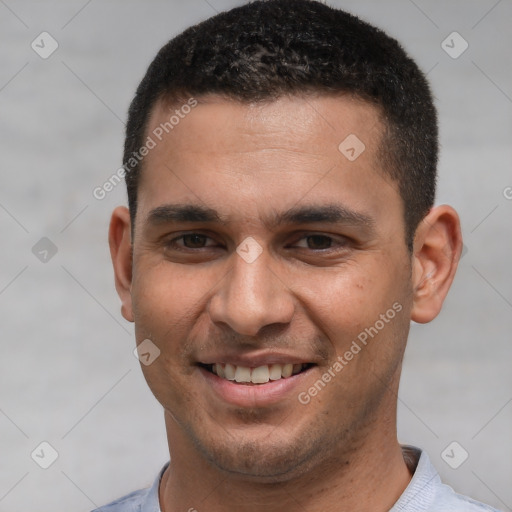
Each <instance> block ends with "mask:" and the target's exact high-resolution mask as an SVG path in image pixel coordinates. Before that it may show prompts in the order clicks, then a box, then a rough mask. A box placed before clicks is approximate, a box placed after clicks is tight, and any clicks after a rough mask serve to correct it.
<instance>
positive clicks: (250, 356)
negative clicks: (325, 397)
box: [198, 351, 317, 368]
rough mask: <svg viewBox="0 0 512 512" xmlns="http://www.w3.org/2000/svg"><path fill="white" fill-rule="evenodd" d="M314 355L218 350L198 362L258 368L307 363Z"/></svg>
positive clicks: (313, 360)
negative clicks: (235, 352)
mask: <svg viewBox="0 0 512 512" xmlns="http://www.w3.org/2000/svg"><path fill="white" fill-rule="evenodd" d="M316 362H317V361H316V358H314V357H307V356H306V357H304V356H298V355H297V354H286V353H284V352H269V351H265V352H251V353H246V354H234V353H231V354H230V353H227V352H224V353H222V352H219V353H216V354H211V355H207V356H202V357H201V358H200V360H199V361H198V364H202V365H211V364H215V363H220V364H232V365H234V366H246V367H249V368H258V366H265V365H272V364H283V365H284V364H289V363H291V364H308V363H316Z"/></svg>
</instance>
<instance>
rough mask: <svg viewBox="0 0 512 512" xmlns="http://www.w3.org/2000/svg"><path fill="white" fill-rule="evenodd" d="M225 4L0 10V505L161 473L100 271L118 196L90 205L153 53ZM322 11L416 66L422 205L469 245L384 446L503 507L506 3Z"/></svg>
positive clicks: (421, 344)
mask: <svg viewBox="0 0 512 512" xmlns="http://www.w3.org/2000/svg"><path fill="white" fill-rule="evenodd" d="M241 3H243V2H236V1H228V0H208V1H206V0H191V1H188V2H178V1H165V2H163V1H161V2H160V1H151V2H134V1H126V0H123V1H121V0H110V1H99V0H92V1H89V2H86V1H84V0H73V1H67V2H48V1H38V2H35V1H33V2H29V1H22V0H21V1H15V0H0V62H1V66H0V134H1V135H0V136H1V139H0V140H1V153H0V169H1V187H0V233H1V236H2V238H1V239H2V251H1V252H0V268H1V270H0V315H1V322H0V339H1V347H2V351H1V357H0V376H1V377H0V378H1V381H0V382H1V385H0V434H1V435H0V453H1V455H0V511H9V512H17V511H27V510H31V511H33V512H38V511H48V510H76V511H86V510H89V509H91V508H94V506H95V505H99V504H103V503H105V502H107V501H109V500H111V499H113V498H115V497H117V496H119V495H121V494H123V493H126V492H128V491H131V490H134V489H136V488H140V487H142V486H145V485H147V484H149V483H150V482H151V481H152V479H153V478H154V476H155V475H156V473H157V471H158V470H159V468H160V466H161V465H162V464H163V463H164V462H165V461H166V460H167V446H166V440H165V432H164V426H163V418H162V411H161V408H160V406H159V405H158V404H157V402H156V401H155V399H154V398H153V397H152V395H151V394H150V392H149V391H148V390H147V388H146V384H145V382H144V379H143V377H142V375H141V372H140V369H139V366H138V365H139V363H138V361H137V360H136V359H135V357H134V356H133V354H132V350H133V347H134V340H133V328H132V325H130V324H128V323H127V322H125V321H124V320H123V319H122V317H121V315H120V304H119V300H118V297H117V295H116V293H115V290H114V285H113V278H112V271H111V265H110V261H109V253H108V247H107V238H106V235H107V227H108V221H109V214H110V212H111V210H112V209H113V207H114V206H115V205H117V204H121V203H124V202H125V191H124V187H123V185H119V186H118V187H116V189H115V190H114V191H112V192H111V193H110V194H108V195H107V197H106V198H105V199H104V200H102V201H99V200H97V199H95V198H94V197H93V195H92V191H93V189H94V188H95V187H96V186H99V185H101V184H102V183H103V182H104V181H105V180H106V179H108V178H109V176H111V175H112V174H113V173H114V172H115V171H116V169H117V168H118V167H119V166H120V162H121V147H122V142H123V130H124V126H123V121H124V119H125V114H126V110H127V107H128V104H129V101H130V99H131V97H132V95H133V93H134V90H135V87H136V86H137V84H138V82H139V80H140V79H141V78H142V75H143V73H144V72H145V70H146V67H147V65H148V64H149V62H150V60H151V59H152V58H153V56H154V54H155V53H156V51H157V50H158V49H159V48H160V47H161V45H162V44H163V43H165V42H166V41H167V40H168V39H169V38H170V37H171V36H173V35H174V34H176V33H178V32H179V31H181V30H182V29H184V28H185V27H186V26H188V25H190V24H192V23H195V22H197V21H199V20H202V19H204V18H207V17H209V16H210V15H212V14H215V12H216V11H220V10H223V9H226V8H229V7H232V6H235V5H239V4H241ZM329 3H330V4H332V5H336V6H339V7H345V8H346V9H348V10H349V11H351V12H353V13H356V14H358V15H360V16H362V17H363V18H365V19H367V20H368V21H370V22H374V23H375V24H377V25H378V26H380V27H382V28H383V29H385V30H387V31H389V33H390V34H391V35H393V36H395V37H396V38H398V39H399V40H400V41H401V42H402V43H403V44H404V46H405V47H406V48H407V49H408V51H409V52H410V54H411V55H412V56H413V57H415V58H416V59H417V61H418V63H419V64H420V66H421V67H422V69H424V70H425V71H427V72H428V76H429V78H430V80H431V82H432V86H433V89H434V92H435V96H436V98H437V105H438V107H439V111H440V125H441V136H442V153H441V161H440V186H439V194H438V203H442V202H448V203H450V204H452V205H453V206H454V207H455V208H457V209H458V211H459V212H460V215H461V219H462V227H463V232H464V236H465V244H466V247H467V253H466V254H465V256H464V257H463V259H462V261H461V265H460V269H459V272H458V276H457V278H456V280H455V283H454V286H453V289H452V291H451V294H450V295H449V297H448V300H447V301H446V305H445V308H444V310H443V312H442V313H441V315H440V316H439V317H438V318H437V319H436V320H435V321H434V322H432V323H431V324H429V325H426V326H420V325H413V326H412V332H411V337H410V343H409V347H408V352H407V355H406V360H405V366H404V373H403V380H402V385H401V390H400V395H399V437H400V440H401V441H402V442H406V443H411V444H415V445H418V446H421V447H423V448H425V449H426V450H427V451H428V452H429V454H430V456H431V458H432V460H433V462H434V464H435V465H436V467H437V468H438V470H439V471H440V473H441V475H442V477H443V478H444V479H445V480H446V482H448V483H450V484H451V485H452V486H454V487H455V488H456V489H457V490H458V491H459V492H462V493H465V494H470V495H472V496H473V497H475V498H477V499H479V500H483V501H485V502H488V503H490V504H492V505H494V506H496V507H498V508H500V509H502V510H512V486H511V485H510V484H511V482H512V441H511V433H512V371H511V360H512V358H511V350H512V349H511V343H510V341H511V333H512V274H511V272H510V262H511V253H512V251H511V249H512V222H511V219H512V200H510V199H507V197H506V195H507V194H506V191H507V190H509V191H510V192H512V189H507V188H506V187H510V186H512V173H511V170H510V162H511V153H512V143H511V141H512V138H511V132H512V116H511V112H512V99H511V96H512V86H511V80H510V78H511V74H512V73H511V69H512V68H511V62H510V60H511V59H510V53H511V52H510V50H511V48H512V45H511V43H512V36H511V33H512V31H511V20H512V3H511V1H510V0H501V1H496V0H480V1H476V0H472V1H468V0H464V1H462V0H461V1H454V0H450V1H440V0H439V1H421V0H415V1H414V2H413V1H410V0H394V1H386V2H378V1H376V0H375V1H366V0H365V1H348V0H347V1H345V0H340V1H334V0H333V1H330V2H329ZM43 31H47V32H49V33H50V34H51V35H52V37H53V38H54V39H55V40H57V42H58V44H59V47H58V49H57V50H56V51H55V53H53V54H52V55H51V56H50V57H49V58H47V59H42V58H41V57H39V55H38V54H36V53H35V52H34V51H33V50H32V48H31V42H32V41H33V40H34V39H35V40H36V42H37V41H40V39H37V37H38V36H39V34H40V33H41V32H43ZM453 31H457V32H459V33H460V34H461V35H462V37H463V38H464V39H465V40H466V41H467V42H468V44H469V47H468V49H467V50H466V51H465V52H464V53H463V54H462V55H460V56H459V57H458V58H457V59H454V58H452V57H450V56H449V55H448V54H447V53H446V52H445V51H444V49H443V48H442V46H441V43H442V41H443V40H445V38H446V37H447V36H448V35H449V34H450V33H452V32H453ZM448 41H450V39H449V40H448ZM449 44H450V45H452V46H455V50H457V49H460V48H461V46H460V41H458V42H457V41H454V43H453V44H452V43H451V42H450V43H449ZM46 48H48V46H46ZM504 191H505V193H504ZM511 196H512V193H511V194H508V197H511ZM42 237H47V238H49V239H50V240H51V241H52V242H53V243H54V244H55V246H56V248H57V251H58V252H57V253H56V254H55V255H54V256H53V257H50V256H51V252H50V253H48V256H47V260H48V261H46V262H43V261H40V260H39V259H38V258H37V257H36V255H34V254H33V252H32V248H33V246H34V245H35V244H36V243H37V242H38V241H39V240H40V239H41V238H42ZM42 243H44V242H42ZM39 250H41V249H39ZM36 252H37V251H36ZM40 256H41V255H40ZM42 441H47V442H49V443H50V444H51V445H52V446H53V447H54V448H55V449H56V450H57V452H58V454H59V457H58V459H57V460H56V461H55V463H54V464H53V465H51V466H50V467H49V468H48V469H46V470H45V469H42V468H40V467H39V466H38V465H37V464H36V462H34V460H33V459H32V458H31V453H32V451H33V450H34V449H36V447H38V446H39V444H40V443H41V442H42ZM453 441H457V442H458V443H459V445H460V446H461V447H463V449H464V450H466V451H467V452H468V453H469V458H468V459H467V460H466V461H465V462H464V463H463V464H462V465H461V466H460V467H458V468H457V469H452V468H451V467H450V466H449V465H448V464H447V463H446V462H445V461H444V460H443V458H442V457H441V453H442V452H443V450H444V449H445V448H446V447H447V446H448V445H449V444H450V443H451V442H453ZM36 453H39V454H41V452H40V451H39V452H37V451H36ZM462 454H463V452H462V451H461V448H459V447H456V449H455V450H454V452H453V457H452V460H460V457H461V456H462ZM47 456H48V451H47V452H46V454H45V457H47ZM40 460H42V457H40Z"/></svg>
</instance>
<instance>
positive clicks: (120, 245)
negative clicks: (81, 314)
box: [108, 206, 134, 322]
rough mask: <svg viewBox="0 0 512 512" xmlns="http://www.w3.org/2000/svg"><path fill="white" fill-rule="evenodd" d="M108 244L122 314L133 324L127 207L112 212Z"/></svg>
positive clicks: (130, 244) (129, 228) (129, 230)
mask: <svg viewBox="0 0 512 512" xmlns="http://www.w3.org/2000/svg"><path fill="white" fill-rule="evenodd" d="M108 243H109V246H110V256H111V257H112V264H113V266H114V277H115V285H116V290H117V293H118V295H119V298H120V299H121V313H122V315H123V317H124V318H125V319H126V320H128V321H129V322H133V321H134V317H133V309H132V295H131V285H132V242H131V223H130V212H129V211H128V208H126V207H125V206H118V207H117V208H116V209H115V210H114V211H113V212H112V217H111V219H110V228H109V232H108Z"/></svg>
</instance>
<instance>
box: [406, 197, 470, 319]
mask: <svg viewBox="0 0 512 512" xmlns="http://www.w3.org/2000/svg"><path fill="white" fill-rule="evenodd" d="M461 251H462V235H461V231H460V220H459V216H458V215H457V212H456V211H455V210H454V209H453V208H452V207H450V206H447V205H442V206H437V207H435V208H432V209H431V210H430V212H429V213H428V215H427V216H426V217H425V218H424V219H423V220H422V222H421V223H420V225H419V226H418V229H417V230H416V235H415V237H414V249H413V252H414V254H413V267H412V268H413V270H412V285H413V307H412V311H411V320H414V321H415V322H418V323H427V322H430V321H432V320H433V319H434V318H435V317H436V316H437V315H438V314H439V312H440V311H441V307H442V305H443V302H444V299H445V297H446V295H447V293H448V290H449V289H450V286H451V284H452V281H453V278H454V276H455V271H456V270H457V265H458V263H459V259H460V254H461Z"/></svg>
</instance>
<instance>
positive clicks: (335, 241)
mask: <svg viewBox="0 0 512 512" xmlns="http://www.w3.org/2000/svg"><path fill="white" fill-rule="evenodd" d="M194 235H195V236H198V237H204V238H205V239H206V241H208V240H213V241H215V240H214V238H212V237H211V236H208V235H206V234H204V233H200V232H190V233H183V234H181V235H180V236H177V237H174V238H172V239H171V240H169V241H168V242H166V243H165V245H166V248H168V249H174V250H179V251H185V252H190V251H193V252H197V251H200V250H207V249H212V248H217V247H219V246H218V245H206V246H203V247H195V248H194V247H185V246H183V245H178V241H180V240H181V241H183V240H184V237H187V236H194ZM312 237H318V238H322V239H324V240H328V241H329V247H326V248H323V249H311V248H309V247H297V243H298V242H299V241H302V240H307V239H308V238H312ZM347 245H348V239H347V238H346V237H343V236H341V235H339V236H338V237H334V236H330V235H326V234H323V233H314V232H313V233H310V232H309V233H303V234H301V236H300V237H299V238H296V239H295V241H294V243H293V245H287V246H286V248H298V249H301V250H310V251H314V252H330V251H333V250H339V249H340V246H341V248H346V246H347Z"/></svg>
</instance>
